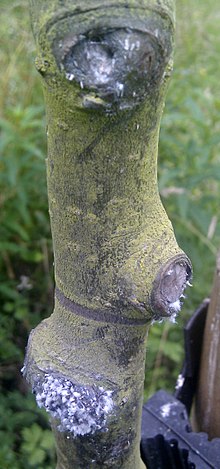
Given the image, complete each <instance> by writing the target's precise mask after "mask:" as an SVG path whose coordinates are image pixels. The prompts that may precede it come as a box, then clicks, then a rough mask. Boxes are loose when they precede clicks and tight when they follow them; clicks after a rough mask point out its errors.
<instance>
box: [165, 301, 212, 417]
mask: <svg viewBox="0 0 220 469" xmlns="http://www.w3.org/2000/svg"><path fill="white" fill-rule="evenodd" d="M208 306H209V299H207V300H204V301H203V303H202V304H201V305H200V306H199V308H198V309H197V310H196V311H195V313H194V314H193V316H192V317H191V318H190V320H189V321H188V323H187V324H186V326H185V328H184V346H185V359H184V363H183V368H182V371H181V373H180V375H179V377H178V380H177V384H176V391H175V393H174V395H175V397H176V398H177V399H179V400H180V401H181V402H182V403H183V404H184V405H185V406H186V409H187V412H188V414H189V413H190V409H191V406H192V401H193V397H194V394H195V391H196V383H197V377H198V371H199V365H200V358H201V352H202V341H203V334H204V329H205V321H206V316H207V311H208Z"/></svg>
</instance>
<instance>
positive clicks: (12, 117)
mask: <svg viewBox="0 0 220 469" xmlns="http://www.w3.org/2000/svg"><path fill="white" fill-rule="evenodd" d="M219 21H220V7H219V0H177V28H176V50H175V67H174V73H173V77H172V82H171V85H170V87H169V92H168V96H167V102H166V107H165V112H164V116H163V120H162V127H161V134H160V148H159V184H160V192H161V196H162V200H163V203H164V205H165V207H166V209H167V212H168V214H169V217H170V219H171V220H172V222H173V225H174V228H175V232H176V236H177V239H178V241H179V243H180V245H181V247H182V248H183V249H184V250H185V251H186V252H187V253H188V255H189V257H190V258H191V260H192V263H193V267H194V280H193V288H192V289H188V290H187V299H186V301H185V305H184V307H183V309H182V312H181V315H180V316H179V318H178V321H177V324H176V325H173V324H170V323H169V322H165V323H163V324H157V325H154V326H153V327H152V328H151V332H150V336H149V341H148V350H147V365H146V383H145V398H147V397H148V396H149V395H151V394H152V393H153V392H155V390H157V389H159V388H164V389H167V390H170V391H172V390H173V387H174V384H175V379H176V377H177V375H178V373H179V371H180V368H181V363H182V359H183V337H182V329H183V325H184V324H185V322H186V321H187V318H189V317H190V315H191V314H192V312H193V311H194V310H195V309H196V307H197V306H198V305H199V303H200V302H201V301H202V299H203V298H204V297H207V296H208V295H209V294H210V289H211V283H212V278H213V272H214V266H215V256H216V252H217V249H218V248H219V245H220V223H219V219H220V204H219V192H220V191H219V189H220V165H219V162H220V93H219V82H220V61H219V56H220V33H219ZM0 37H1V49H0V63H1V71H0V73H1V88H0V132H1V134H0V252H1V255H0V305H1V306H0V308H1V314H0V354H1V361H0V380H1V396H0V440H1V445H0V467H1V468H2V469H11V468H13V469H24V467H25V469H33V468H36V469H53V468H54V467H55V451H54V442H53V437H52V434H51V432H50V429H49V425H48V420H47V418H46V417H45V414H44V413H43V412H42V411H39V410H38V409H37V407H36V404H35V402H34V399H33V397H32V396H31V395H30V394H29V393H28V391H27V387H26V384H25V383H24V382H23V380H22V378H21V375H20V368H21V366H22V362H23V357H24V351H25V345H26V342H27V337H28V333H29V331H30V330H31V329H32V328H33V327H35V326H36V325H37V324H38V323H39V322H40V320H41V319H43V318H44V317H45V316H47V315H49V314H50V312H51V308H52V297H53V272H52V271H53V266H52V262H53V258H52V246H51V235H50V225H49V219H48V206H47V194H46V178H45V165H44V159H45V155H46V138H45V116H44V104H43V97H42V90H41V86H40V82H39V79H38V76H37V73H36V71H35V68H34V55H35V46H34V42H33V39H32V34H31V31H30V24H29V15H28V2H27V1H23V0H20V1H16V0H10V1H8V0H7V1H5V0H1V23H0Z"/></svg>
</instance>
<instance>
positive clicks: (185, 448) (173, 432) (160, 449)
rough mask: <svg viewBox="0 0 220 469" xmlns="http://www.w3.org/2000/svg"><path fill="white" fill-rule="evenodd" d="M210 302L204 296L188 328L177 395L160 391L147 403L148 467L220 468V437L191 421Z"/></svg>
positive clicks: (144, 452)
mask: <svg viewBox="0 0 220 469" xmlns="http://www.w3.org/2000/svg"><path fill="white" fill-rule="evenodd" d="M208 305H209V300H208V299H207V300H204V301H203V303H202V304H201V305H200V306H199V308H198V309H197V310H196V311H195V313H194V315H193V316H192V317H191V318H190V320H189V321H188V323H187V325H186V327H185V328H184V341H185V360H184V364H183V368H182V371H181V373H180V375H179V377H178V379H177V384H176V391H175V393H174V396H172V395H170V394H168V393H167V392H165V391H158V392H157V393H156V394H154V396H153V397H151V398H150V399H149V400H148V401H147V403H146V404H145V405H144V407H143V413H142V438H141V456H142V459H143V461H144V463H145V465H146V466H147V469H195V468H196V469H208V468H209V469H210V468H212V469H220V438H215V439H213V440H212V441H208V436H207V434H206V433H195V432H193V431H192V429H191V424H190V421H189V413H190V410H191V406H192V401H193V397H194V394H195V390H196V383H197V378H198V371H199V365H200V358H201V352H202V340H203V334H204V328H205V321H206V315H207V311H208Z"/></svg>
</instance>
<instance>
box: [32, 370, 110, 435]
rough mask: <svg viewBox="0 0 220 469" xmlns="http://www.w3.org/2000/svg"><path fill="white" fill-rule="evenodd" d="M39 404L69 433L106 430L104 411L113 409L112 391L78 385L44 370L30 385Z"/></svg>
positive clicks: (107, 411) (60, 428) (106, 413)
mask: <svg viewBox="0 0 220 469" xmlns="http://www.w3.org/2000/svg"><path fill="white" fill-rule="evenodd" d="M33 392H34V393H35V394H36V401H37V404H38V406H39V407H44V408H45V409H46V411H47V412H49V413H50V415H51V416H52V417H53V418H55V419H58V420H59V421H60V424H59V426H58V430H60V431H61V432H64V431H65V432H66V431H67V432H71V433H72V435H73V436H78V435H86V434H88V433H90V434H93V433H95V431H97V430H103V429H104V428H105V430H106V418H107V415H108V414H109V413H110V412H111V411H112V409H113V400H112V393H113V391H109V390H108V391H105V390H104V388H103V387H98V386H80V385H76V384H74V383H72V382H71V381H70V380H68V379H66V378H63V377H55V376H52V375H49V374H45V377H44V381H43V382H40V383H39V382H38V383H37V384H36V385H35V386H34V387H33Z"/></svg>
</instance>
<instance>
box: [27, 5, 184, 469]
mask: <svg viewBox="0 0 220 469" xmlns="http://www.w3.org/2000/svg"><path fill="white" fill-rule="evenodd" d="M30 5H31V15H32V25H33V31H34V35H35V39H36V43H37V48H38V55H37V59H36V66H37V69H38V71H39V72H40V74H41V76H42V83H43V88H44V94H45V102H46V112H47V133H48V159H47V180H48V197H49V210H50V217H51V229H52V237H53V245H54V258H55V280H56V286H57V290H56V301H55V308H54V313H53V314H52V316H51V317H50V318H49V319H47V320H45V321H43V322H42V323H41V324H40V325H39V326H38V327H37V328H36V329H35V330H34V331H33V332H32V334H31V336H30V339H29V345H28V350H27V356H26V361H25V374H26V376H27V379H28V380H29V382H30V383H31V384H32V386H33V388H34V389H35V390H36V389H38V390H39V389H44V387H45V386H44V383H45V381H44V380H45V376H49V375H52V376H55V377H57V378H55V379H58V381H59V379H61V382H62V383H63V382H66V381H65V379H67V380H68V382H72V383H73V389H78V387H80V386H81V389H82V394H83V393H84V394H85V392H86V391H85V390H87V389H92V388H91V387H92V386H96V389H100V387H101V389H103V390H105V391H106V392H107V393H108V392H109V393H110V394H111V393H112V394H111V395H112V399H113V402H114V405H113V409H112V411H111V412H106V419H105V420H104V421H106V428H105V431H103V428H101V429H98V426H97V430H96V431H95V432H94V433H91V432H90V433H91V434H89V432H88V434H86V435H83V436H82V435H81V436H80V435H79V436H78V437H77V438H73V436H72V435H71V432H68V431H67V432H61V431H59V422H57V421H56V419H54V418H53V419H52V420H53V421H52V425H53V428H54V432H55V435H56V440H57V454H58V466H57V467H58V468H59V469H61V468H62V469H70V468H71V469H72V468H73V467H77V468H81V467H83V468H84V467H86V468H87V467H88V468H90V467H92V468H96V467H97V468H98V467H116V468H119V467H120V468H126V469H133V468H134V467H135V468H137V469H138V468H139V467H141V465H142V463H141V459H140V454H139V442H140V418H141V406H142V390H143V380H144V367H145V366H144V364H145V347H146V337H147V329H148V325H149V324H150V322H151V321H152V320H153V319H155V318H161V317H166V316H172V314H173V313H175V308H176V303H178V301H179V298H180V296H181V294H182V292H183V289H184V288H185V285H186V282H187V280H188V278H189V276H190V261H189V260H188V258H187V257H186V256H185V254H184V253H183V252H182V251H181V250H180V248H179V247H178V245H177V243H176V240H175V236H174V234H173V229H172V226H171V223H170V222H169V220H168V218H167V215H166V213H165V211H164V208H163V206H162V204H161V201H160V198H159V194H158V188H157V148H158V134H159V125H160V119H161V114H162V110H163V105H164V98H165V93H166V88H167V82H168V80H169V76H170V71H171V68H172V47H173V29H174V5H173V1H171V0H169V1H168V0H167V1H159V0H158V1H156V0H155V1H142V2H136V1H131V2H129V4H128V2H125V1H122V2H120V3H118V2H116V1H113V2H111V3H110V2H108V1H104V2H103V1H102V2H99V1H96V2H94V1H89V2H81V1H80V2H74V4H73V2H70V1H61V0H56V1H50V2H47V1H34V0H33V1H30ZM132 41H134V42H132ZM140 45H141V47H140ZM143 51H144V53H143ZM74 57H75V59H76V58H77V60H75V59H74ZM91 57H92V59H91ZM94 57H95V58H96V62H95V63H96V64H97V69H96V68H94V67H95V66H94ZM80 59H81V60H80ZM122 63H123V64H124V70H123V69H122V67H121V64H122ZM71 67H72V68H71ZM100 67H101V68H100ZM100 69H101V70H102V71H101V72H100ZM143 80H145V81H146V83H145V84H144V86H143ZM115 83H116V85H115ZM140 90H141V92H140ZM177 277H178V278H177ZM177 309H178V308H177ZM60 377H62V378H60ZM63 379H64V381H62V380H63ZM42 383H43V384H42ZM74 386H76V388H74ZM97 386H98V387H97ZM64 387H65V386H64ZM88 387H90V388H88ZM61 389H63V388H62V386H61ZM61 392H62V391H61ZM92 392H93V391H92ZM103 392H104V391H103ZM84 394H83V395H84ZM110 394H109V395H110ZM43 399H47V402H48V409H49V410H50V409H52V407H51V406H52V404H51V403H50V404H49V402H51V401H50V399H52V402H53V398H51V397H50V399H49V397H48V395H47V396H46V397H45V396H44V397H43ZM94 399H95V398H94ZM74 405H76V402H75V401H74ZM96 409H97V406H96ZM51 412H52V411H51ZM107 414H108V415H107Z"/></svg>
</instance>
